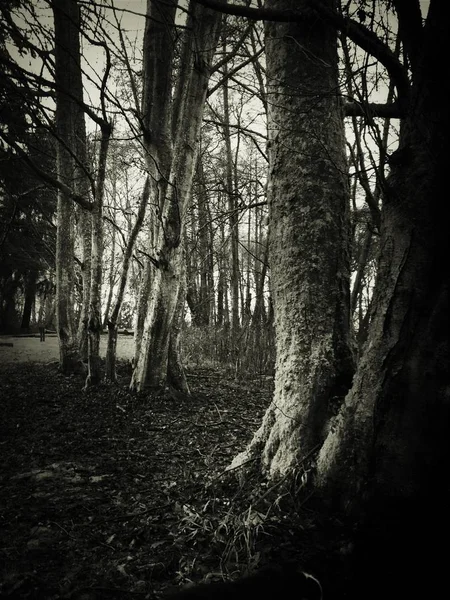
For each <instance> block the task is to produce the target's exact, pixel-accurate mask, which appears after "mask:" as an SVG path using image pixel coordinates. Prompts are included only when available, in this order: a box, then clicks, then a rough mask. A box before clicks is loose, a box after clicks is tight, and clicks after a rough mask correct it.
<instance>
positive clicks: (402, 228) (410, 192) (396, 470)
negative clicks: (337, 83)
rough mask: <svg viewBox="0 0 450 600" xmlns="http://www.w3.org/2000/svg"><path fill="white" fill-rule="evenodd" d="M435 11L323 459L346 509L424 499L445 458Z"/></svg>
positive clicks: (440, 116)
mask: <svg viewBox="0 0 450 600" xmlns="http://www.w3.org/2000/svg"><path fill="white" fill-rule="evenodd" d="M432 6H433V7H434V9H433V10H432V9H430V14H429V17H428V20H427V24H426V27H425V30H424V41H423V48H422V50H423V55H422V60H421V61H420V69H417V70H416V72H415V73H414V85H413V88H412V93H411V101H410V110H409V112H408V114H407V116H406V118H405V120H404V122H403V123H402V127H401V135H400V144H399V149H398V150H397V152H396V153H394V155H393V157H392V158H391V174H390V176H389V179H388V188H387V192H386V198H385V201H384V204H383V211H382V229H381V240H380V248H381V253H380V258H379V265H378V273H377V280H376V286H375V291H374V298H373V312H372V321H371V325H370V329H369V339H368V343H367V345H366V348H365V353H364V356H363V359H362V361H361V365H360V367H359V369H358V373H357V376H356V377H355V382H354V385H353V388H352V390H351V393H349V395H348V397H347V399H346V402H345V404H344V406H343V407H342V411H341V413H340V414H339V416H338V418H337V419H336V423H335V426H334V427H333V431H332V432H331V433H330V434H329V436H328V438H327V440H326V443H325V444H324V446H323V448H322V451H321V453H320V461H319V470H318V482H319V483H320V484H321V485H323V486H330V487H332V488H333V490H334V491H336V489H339V490H341V491H342V496H341V498H342V501H343V503H344V504H346V503H348V502H351V499H352V497H354V494H355V493H360V492H361V491H363V489H364V491H365V493H366V494H367V495H368V497H369V496H373V495H374V494H375V495H377V496H384V497H388V498H391V499H392V498H408V497H411V496H414V495H415V494H416V493H418V492H424V491H425V490H428V489H431V487H434V485H435V484H436V483H437V481H436V480H435V481H433V478H434V477H435V476H436V475H437V477H438V479H441V467H442V466H443V465H444V464H445V461H448V459H449V445H448V439H449V435H448V429H449V423H450V421H449V416H450V415H449V412H450V408H449V402H448V395H447V393H446V392H445V389H444V386H445V383H447V384H448V370H447V366H448V365H447V366H445V363H446V360H445V358H444V357H445V356H448V270H447V269H443V268H442V262H441V261H442V257H443V256H446V255H447V254H446V252H447V250H448V232H447V227H446V225H445V222H444V220H443V219H444V213H445V202H444V201H443V195H442V190H443V189H444V188H445V186H446V174H445V173H446V166H445V159H444V156H445V148H446V144H447V139H448V133H449V119H448V110H447V105H446V99H445V97H444V95H443V94H442V89H441V86H440V83H439V81H438V75H437V67H436V66H435V60H436V56H438V55H439V51H440V48H443V47H445V45H446V43H447V42H446V41H445V39H444V36H445V35H446V34H445V28H444V27H443V25H442V19H443V15H439V10H438V9H437V8H436V7H437V6H438V3H434V4H433V5H432ZM444 21H445V19H444ZM425 42H426V43H425ZM374 456H376V461H374V460H373V457H374ZM447 464H448V463H447ZM368 476H369V478H368ZM363 482H365V485H364V484H363ZM427 486H431V487H430V488H428V487H427ZM427 493H428V492H427Z"/></svg>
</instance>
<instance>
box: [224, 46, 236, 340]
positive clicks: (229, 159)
mask: <svg viewBox="0 0 450 600" xmlns="http://www.w3.org/2000/svg"><path fill="white" fill-rule="evenodd" d="M223 51H224V53H225V52H226V42H224V45H223ZM226 73H227V67H226V65H225V66H224V76H226ZM223 111H224V115H223V118H224V127H223V130H224V137H225V149H226V182H227V197H228V211H229V226H230V250H231V285H230V287H231V339H232V343H233V344H235V343H237V339H238V336H239V327H240V319H239V246H238V244H239V218H238V212H237V202H236V193H235V187H234V182H233V154H232V149H231V134H230V106H229V98H228V82H227V81H225V82H224V84H223Z"/></svg>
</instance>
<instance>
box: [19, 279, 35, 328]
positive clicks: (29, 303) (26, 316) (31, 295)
mask: <svg viewBox="0 0 450 600" xmlns="http://www.w3.org/2000/svg"><path fill="white" fill-rule="evenodd" d="M36 282H37V273H36V271H28V273H27V274H26V277H25V282H24V284H25V285H24V300H25V301H24V304H23V311H22V323H21V325H20V328H21V329H29V328H30V321H31V312H32V309H33V304H34V301H35V298H36Z"/></svg>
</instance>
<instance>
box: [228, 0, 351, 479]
mask: <svg viewBox="0 0 450 600" xmlns="http://www.w3.org/2000/svg"><path fill="white" fill-rule="evenodd" d="M306 4H308V3H306ZM313 4H314V3H313ZM327 4H329V5H332V4H333V2H332V1H331V0H328V1H327ZM266 6H267V7H268V8H274V7H276V8H278V9H286V10H293V9H297V8H298V3H297V2H295V1H294V0H283V1H275V0H268V1H267V2H266ZM266 61H267V99H268V105H269V112H268V130H269V160H270V163H269V168H270V171H269V189H268V194H269V210H270V213H269V214H270V217H269V218H270V223H269V235H270V264H271V288H272V297H273V302H274V309H275V328H276V345H277V359H276V375H275V394H274V400H273V402H272V404H271V406H270V407H269V409H268V411H267V413H266V415H265V417H264V420H263V423H262V425H261V427H260V429H259V430H258V432H257V433H256V434H255V436H254V439H253V440H252V442H251V443H250V445H249V447H248V448H247V450H246V451H245V452H244V453H242V454H241V455H239V456H238V457H236V459H235V460H234V461H233V465H234V466H236V465H238V464H241V463H242V462H243V461H245V460H246V459H247V458H248V457H249V456H253V455H259V454H261V458H262V468H263V470H265V471H266V472H267V473H268V475H269V476H270V477H273V478H276V477H279V476H282V475H284V474H285V473H287V472H289V470H291V469H292V468H294V467H295V465H296V464H298V463H299V462H300V461H301V460H302V458H304V457H305V456H306V455H307V454H308V453H309V452H310V451H311V450H312V449H313V448H315V447H317V445H319V444H321V443H322V441H323V439H324V438H325V435H326V425H327V423H328V421H329V418H330V416H331V415H332V413H333V410H334V408H335V405H336V404H337V405H338V406H339V403H340V402H341V401H342V399H343V397H344V396H345V393H346V392H347V390H348V387H349V385H350V382H351V378H352V374H353V358H352V353H351V350H350V319H349V317H350V306H349V304H350V299H349V270H350V267H349V262H350V261H349V206H348V189H347V181H346V160H345V137H344V124H343V114H342V109H341V106H340V100H339V98H338V96H337V93H336V90H338V88H339V83H338V69H337V64H338V57H337V43H336V31H335V30H333V29H331V28H330V27H329V26H328V25H327V24H325V23H324V22H323V21H322V20H320V19H316V18H314V17H310V16H308V14H307V13H305V18H304V20H303V21H302V22H301V23H289V24H276V23H266Z"/></svg>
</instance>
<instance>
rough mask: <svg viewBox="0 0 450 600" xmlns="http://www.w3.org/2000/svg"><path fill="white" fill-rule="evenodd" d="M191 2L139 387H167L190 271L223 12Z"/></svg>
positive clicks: (136, 382) (134, 380)
mask: <svg viewBox="0 0 450 600" xmlns="http://www.w3.org/2000/svg"><path fill="white" fill-rule="evenodd" d="M191 8H192V11H191V12H190V15H189V22H188V27H187V29H186V36H187V37H186V46H185V49H184V51H183V60H184V62H183V63H182V65H181V74H180V81H183V82H184V87H183V88H182V90H181V91H182V96H181V99H180V102H179V103H176V107H177V108H176V112H175V114H174V118H176V123H177V128H176V131H177V135H176V138H175V140H174V146H173V156H172V161H171V165H170V178H169V185H165V186H164V188H165V191H166V195H165V197H164V198H163V201H162V202H161V204H160V206H161V212H160V227H159V230H158V239H157V244H156V246H157V258H156V261H157V262H156V265H157V268H156V270H155V273H154V279H153V282H152V293H151V299H150V303H149V309H148V313H147V315H146V319H145V323H144V330H143V334H142V340H141V347H140V353H139V355H138V357H137V364H136V368H135V370H134V373H133V378H132V382H131V387H132V388H134V389H137V390H139V391H141V390H143V389H144V388H145V387H152V388H160V387H163V386H164V385H165V383H166V380H167V374H168V373H167V366H168V352H169V342H170V335H171V327H172V322H173V318H174V315H175V309H176V305H177V302H178V293H179V289H180V284H181V277H182V274H183V271H184V267H183V264H182V261H183V252H182V250H181V246H180V242H181V240H182V234H183V231H182V229H183V226H184V222H183V221H184V215H185V211H186V208H187V205H188V202H189V201H190V195H191V187H192V179H193V174H194V169H195V164H196V159H197V150H198V137H199V133H200V126H201V122H202V116H203V108H204V104H205V100H206V91H207V85H208V79H209V73H210V67H211V63H212V58H213V56H214V51H215V47H216V44H217V39H218V30H219V23H220V18H221V17H220V15H218V14H216V13H214V12H212V11H210V10H208V9H205V8H203V7H201V6H199V5H197V4H196V3H194V4H193V6H192V7H191ZM167 68H168V65H165V72H164V73H163V74H161V77H162V76H164V78H166V77H167V74H166V72H167ZM169 83H170V82H169ZM155 85H157V82H156V83H155ZM166 119H167V121H166V131H168V130H169V126H171V121H170V116H169V115H166Z"/></svg>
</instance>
